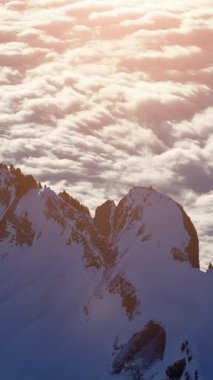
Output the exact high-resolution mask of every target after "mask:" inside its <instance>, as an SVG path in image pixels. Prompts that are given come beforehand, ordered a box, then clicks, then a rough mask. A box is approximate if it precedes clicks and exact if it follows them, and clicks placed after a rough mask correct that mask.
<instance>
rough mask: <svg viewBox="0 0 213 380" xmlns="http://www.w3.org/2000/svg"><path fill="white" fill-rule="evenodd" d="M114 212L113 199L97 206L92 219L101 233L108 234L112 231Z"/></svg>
mask: <svg viewBox="0 0 213 380" xmlns="http://www.w3.org/2000/svg"><path fill="white" fill-rule="evenodd" d="M114 212H115V204H114V202H113V201H106V202H105V203H103V204H102V205H101V206H99V207H97V209H96V211H95V217H94V219H93V221H94V225H95V226H96V228H97V230H98V232H99V233H100V234H101V235H103V236H109V235H110V234H111V233H112V220H113V216H114Z"/></svg>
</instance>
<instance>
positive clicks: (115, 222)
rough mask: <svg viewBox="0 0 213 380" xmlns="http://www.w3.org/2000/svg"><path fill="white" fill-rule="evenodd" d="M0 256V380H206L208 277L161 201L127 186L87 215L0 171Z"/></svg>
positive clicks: (211, 314)
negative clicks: (116, 200)
mask: <svg viewBox="0 0 213 380" xmlns="http://www.w3.org/2000/svg"><path fill="white" fill-rule="evenodd" d="M0 259H1V261H0V282H1V288H0V300H1V303H0V325H1V343H0V365H1V374H2V378H3V379H5V380H6V379H7V380H14V378H15V379H17V380H19V379H20V380H25V379H26V380H27V379H35V380H37V379H39V380H43V379H45V380H46V379H51V380H54V379H57V380H58V379H59V378H61V379H63V380H66V379H70V378H73V379H74V378H75V379H76V380H78V379H79V380H81V379H82V380H84V379H85V380H86V379H87V380H94V379H100V380H101V379H104V380H107V379H111V378H115V377H116V378H118V379H132V380H135V379H138V380H141V379H144V380H146V379H147V380H148V379H155V380H158V379H173V380H175V379H177V380H178V379H181V380H182V379H187V378H188V379H198V378H199V379H206V380H208V379H209V380H210V377H211V376H210V374H211V373H212V371H213V367H212V361H211V358H210V356H211V352H212V350H213V344H212V339H211V336H212V333H213V330H212V322H213V311H212V306H210V305H212V304H213V302H212V301H213V299H212V298H213V297H212V292H211V291H210V288H212V285H213V277H212V275H211V274H209V273H207V274H205V273H202V272H200V270H199V247H198V237H197V233H196V230H195V227H194V226H193V224H192V222H191V220H190V218H189V217H188V216H187V215H186V213H185V211H184V210H183V208H182V206H180V205H179V204H177V203H176V202H175V201H173V200H172V199H171V198H169V197H167V196H166V195H163V194H161V193H159V192H157V191H155V190H154V189H152V188H144V187H135V188H133V189H131V190H130V191H129V193H128V194H127V195H125V196H124V198H123V199H122V200H121V201H120V202H119V203H118V205H117V206H116V205H115V204H114V202H113V201H106V202H105V203H104V204H103V205H101V206H99V207H98V208H97V210H96V213H95V217H94V218H92V217H91V215H90V213H89V210H88V208H87V207H86V206H84V205H82V204H80V203H79V202H78V201H77V200H76V199H74V198H73V197H71V196H70V195H69V194H67V193H66V192H62V193H60V194H58V195H57V194H56V193H54V192H53V191H52V190H51V189H49V188H42V186H41V185H40V183H38V182H37V181H36V180H35V179H34V178H33V177H32V176H25V175H23V174H22V173H21V171H20V170H19V169H15V168H14V167H13V166H10V167H7V166H5V165H1V166H0ZM90 347H92V349H90ZM10 363H13V365H11V364H10ZM187 376H188V377H187Z"/></svg>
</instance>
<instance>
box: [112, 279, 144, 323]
mask: <svg viewBox="0 0 213 380" xmlns="http://www.w3.org/2000/svg"><path fill="white" fill-rule="evenodd" d="M109 292H110V293H113V294H119V296H120V297H121V301H122V306H123V307H124V308H125V310H126V314H127V316H128V318H129V319H130V320H131V319H132V318H134V316H135V315H136V314H137V313H138V307H139V305H140V301H139V299H138V298H137V292H136V289H135V287H134V286H133V285H132V284H131V282H130V281H128V280H127V279H126V278H125V274H119V275H117V276H116V277H115V278H114V279H113V280H112V281H111V282H110V284H109Z"/></svg>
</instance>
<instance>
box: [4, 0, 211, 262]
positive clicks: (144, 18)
mask: <svg viewBox="0 0 213 380" xmlns="http://www.w3.org/2000/svg"><path fill="white" fill-rule="evenodd" d="M0 13H1V25H0V41H1V44H0V84H1V87H0V138H1V145H0V160H1V161H4V162H6V163H15V164H16V165H17V166H19V167H21V168H22V169H23V170H24V171H25V172H26V173H31V174H33V175H35V176H36V177H37V178H38V180H40V181H45V182H46V183H47V184H50V185H51V186H53V187H54V188H55V189H56V190H61V189H62V188H65V189H66V190H67V191H69V192H70V193H71V194H72V195H74V196H76V197H78V198H79V199H80V200H81V201H83V202H84V203H86V204H87V205H89V206H90V208H91V209H94V208H95V207H96V206H97V205H98V204H100V203H101V202H102V201H103V200H104V199H106V198H114V199H115V200H118V199H119V198H120V197H121V196H123V195H124V194H125V193H126V191H127V190H128V189H129V188H130V187H132V186H134V185H142V186H146V185H150V184H152V185H153V186H154V187H155V188H157V189H158V190H160V191H163V192H165V193H167V194H169V195H171V196H172V197H174V198H175V199H176V200H177V201H179V202H180V203H182V204H183V205H184V207H185V209H186V211H187V212H188V213H189V214H190V216H191V217H192V220H193V221H194V223H195V225H196V227H197V229H198V231H199V235H200V241H201V255H202V265H203V267H205V266H206V265H207V264H208V263H209V262H210V261H213V251H212V243H213V234H212V230H213V222H212V211H213V210H212V209H211V207H212V204H213V159H212V157H213V134H212V131H213V86H212V84H213V49H212V40H213V5H212V0H202V1H201V0H197V1H196V2H195V1H194V0H188V1H187V2H186V1H183V0H179V1H178V2H172V1H169V0H164V1H162V0H149V1H148V0H147V1H143V2H141V1H140V0H128V1H127V0H122V1H121V0H113V1H111V0H109V1H100V0H93V1H88V0H73V1H70V0H69V1H68V0H55V1H54V0H28V1H26V2H23V0H20V1H19V0H17V1H15V0H13V1H10V0H7V1H3V2H1V5H0Z"/></svg>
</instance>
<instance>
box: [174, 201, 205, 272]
mask: <svg viewBox="0 0 213 380" xmlns="http://www.w3.org/2000/svg"><path fill="white" fill-rule="evenodd" d="M178 206H179V208H180V210H181V213H182V216H183V223H184V227H185V229H186V231H187V232H188V234H189V236H190V240H189V244H188V245H187V246H186V247H185V252H186V253H187V255H188V260H189V262H190V263H191V265H192V266H193V267H194V268H199V267H200V264H199V240H198V236H197V231H196V229H195V227H194V225H193V223H192V221H191V219H190V218H189V216H188V215H187V214H186V212H185V211H184V209H183V207H182V206H181V205H178Z"/></svg>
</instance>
